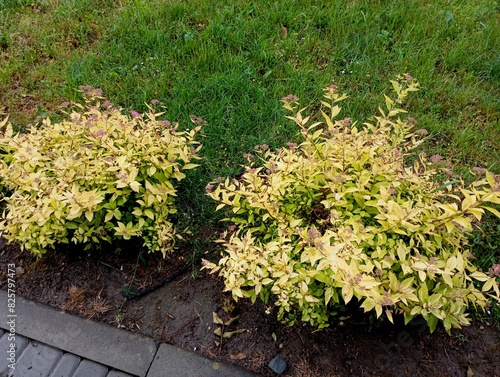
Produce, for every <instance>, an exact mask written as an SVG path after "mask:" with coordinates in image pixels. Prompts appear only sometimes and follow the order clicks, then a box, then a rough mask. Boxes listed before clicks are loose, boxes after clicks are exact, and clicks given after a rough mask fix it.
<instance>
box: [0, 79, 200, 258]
mask: <svg viewBox="0 0 500 377" xmlns="http://www.w3.org/2000/svg"><path fill="white" fill-rule="evenodd" d="M86 89H88V88H86ZM90 93H93V94H94V95H93V97H92V98H88V99H87V103H86V104H85V106H83V105H79V104H73V105H72V106H73V108H74V110H73V111H71V113H70V114H68V115H69V119H66V120H63V121H61V122H60V123H52V122H51V121H50V119H48V118H47V119H45V120H44V121H43V124H42V125H41V126H40V127H31V128H29V130H28V132H27V133H14V132H13V128H12V125H11V124H10V123H8V121H7V119H5V120H4V121H3V122H1V123H0V130H1V131H0V152H1V154H0V155H1V157H0V179H1V184H2V185H4V186H6V187H7V188H8V189H9V190H10V194H9V195H8V196H7V197H6V198H5V200H6V208H5V210H4V213H3V220H2V221H1V222H0V232H1V233H2V235H3V237H5V238H6V239H7V240H9V241H16V242H19V243H20V244H21V246H22V247H24V248H26V249H28V250H30V251H31V252H33V253H34V254H36V255H39V256H40V255H42V254H43V253H44V252H45V251H46V249H47V248H48V247H54V245H55V244H57V243H69V242H70V241H72V242H74V243H84V244H86V245H85V247H86V248H89V247H90V246H92V245H98V244H99V243H101V242H102V241H108V242H112V241H113V240H117V239H130V238H132V237H141V238H142V239H143V241H144V245H145V246H146V247H147V248H148V249H149V250H150V251H160V252H162V253H163V254H164V255H165V253H166V252H168V251H169V250H171V249H172V247H173V245H174V240H175V239H176V238H177V237H180V235H179V234H178V232H177V231H176V230H175V227H174V225H173V224H172V222H171V221H170V220H169V218H170V217H171V215H172V214H174V213H175V212H176V207H175V204H174V198H175V196H176V189H175V186H174V181H175V180H177V181H179V180H181V179H183V178H184V173H183V172H182V170H185V169H191V168H194V167H195V166H197V165H195V164H193V163H191V162H190V161H191V160H193V159H196V158H199V157H198V156H197V152H198V150H197V149H195V146H196V145H197V144H198V143H197V142H195V141H194V138H195V135H196V134H197V132H198V131H199V130H200V126H199V125H197V126H196V127H195V128H194V129H192V130H190V131H185V132H180V131H177V125H176V124H170V123H169V122H168V121H161V120H159V119H158V116H160V115H161V114H158V113H155V112H154V110H152V109H150V111H149V112H148V113H145V114H143V115H141V114H138V113H137V112H131V116H128V115H125V114H124V113H123V111H122V109H119V108H116V107H114V106H113V105H112V104H111V103H109V101H105V102H102V101H101V100H102V98H101V97H98V96H97V95H96V93H97V94H98V93H99V92H96V91H93V92H92V90H91V91H90Z"/></svg>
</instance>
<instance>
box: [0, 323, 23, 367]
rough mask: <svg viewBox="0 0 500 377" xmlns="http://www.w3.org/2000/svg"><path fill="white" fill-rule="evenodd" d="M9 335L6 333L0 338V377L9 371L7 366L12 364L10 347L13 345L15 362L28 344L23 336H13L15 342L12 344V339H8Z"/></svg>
mask: <svg viewBox="0 0 500 377" xmlns="http://www.w3.org/2000/svg"><path fill="white" fill-rule="evenodd" d="M9 334H10V333H8V332H4V334H3V335H2V337H1V338H0V355H1V356H0V376H3V375H5V374H6V373H7V371H8V370H9V369H10V368H9V364H12V361H14V360H11V358H10V357H11V353H12V352H11V351H12V347H11V344H15V345H14V349H15V351H14V357H15V361H16V363H17V361H18V360H19V356H21V353H22V352H23V350H24V349H25V348H26V345H27V344H28V339H26V338H25V337H24V336H21V335H17V334H16V335H15V341H14V342H12V339H9Z"/></svg>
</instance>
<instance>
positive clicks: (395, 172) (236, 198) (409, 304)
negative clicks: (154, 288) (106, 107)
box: [205, 75, 500, 331]
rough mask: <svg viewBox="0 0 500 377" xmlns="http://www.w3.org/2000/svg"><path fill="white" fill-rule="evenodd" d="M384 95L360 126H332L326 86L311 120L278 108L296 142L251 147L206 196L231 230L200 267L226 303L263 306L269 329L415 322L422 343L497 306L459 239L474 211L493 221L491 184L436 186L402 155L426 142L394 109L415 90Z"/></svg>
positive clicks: (291, 104)
mask: <svg viewBox="0 0 500 377" xmlns="http://www.w3.org/2000/svg"><path fill="white" fill-rule="evenodd" d="M392 85H393V88H394V90H395V92H396V98H395V99H391V98H389V97H388V96H385V102H386V107H387V110H386V111H383V110H382V109H380V108H379V112H380V114H379V115H378V116H374V117H372V118H370V119H369V121H368V122H366V123H363V124H351V121H350V119H347V118H346V119H343V120H335V119H336V117H337V116H338V114H339V113H340V110H341V109H340V107H339V106H338V104H337V103H338V102H339V101H341V100H343V99H345V98H346V95H340V94H339V93H338V92H337V87H336V86H335V85H331V86H330V87H328V88H326V89H325V98H326V101H321V104H322V110H320V114H318V115H316V117H314V116H307V117H305V116H304V115H303V114H304V111H305V108H303V109H300V110H297V105H298V102H297V100H298V99H297V98H296V97H294V96H288V97H285V98H284V99H283V102H284V107H285V108H286V109H288V110H291V111H293V112H294V113H295V115H294V116H292V117H288V118H290V119H292V120H293V121H295V123H296V124H297V125H298V126H299V127H300V137H301V140H302V142H301V143H300V144H298V145H297V144H295V143H288V145H287V147H284V148H281V149H278V150H277V151H270V150H269V149H268V147H267V146H266V145H261V146H258V147H256V149H257V150H258V155H259V156H260V157H258V158H257V157H255V156H251V155H247V156H246V157H247V158H248V161H249V163H248V165H247V166H244V173H243V174H242V175H241V177H239V178H238V179H232V180H230V179H229V178H226V179H222V180H219V181H218V182H213V183H212V184H210V185H209V186H207V192H208V195H209V196H210V197H211V198H213V199H214V200H216V201H217V202H218V203H219V205H218V207H217V208H218V209H220V208H223V207H228V208H229V209H230V211H229V212H227V213H228V218H227V219H226V220H230V221H232V222H233V223H234V225H231V226H230V227H229V234H227V233H228V232H226V234H225V235H224V237H222V239H221V240H219V242H221V243H223V245H224V248H225V251H224V252H223V255H222V258H221V259H220V261H219V262H218V264H214V263H210V262H207V261H205V264H206V266H205V267H206V268H209V269H210V270H211V272H212V273H215V272H218V273H219V275H220V276H222V277H223V278H224V282H225V287H226V290H227V291H231V292H232V295H233V297H234V298H235V299H238V298H250V299H251V300H252V302H255V300H256V299H257V297H259V298H260V299H262V300H264V301H265V302H268V301H269V300H270V299H271V297H272V300H271V301H272V302H274V304H275V305H277V306H278V307H279V310H278V318H279V319H280V320H285V321H287V322H289V323H291V324H294V323H296V322H297V321H298V320H302V321H306V322H309V323H310V324H311V325H314V326H318V327H320V328H321V327H325V326H328V322H329V319H330V317H331V315H334V314H336V313H338V312H339V310H342V309H345V306H346V305H347V304H348V303H349V302H351V301H352V302H353V303H356V302H357V304H358V305H359V306H360V307H361V308H363V309H364V311H365V312H370V311H374V312H375V313H376V315H377V318H378V317H380V316H381V315H382V313H385V315H386V316H387V318H388V319H389V320H390V321H392V320H393V314H404V318H405V322H406V323H408V321H410V320H411V319H412V318H413V317H414V316H417V315H422V316H423V317H424V318H425V319H426V321H427V323H428V325H429V328H430V330H431V331H434V329H435V327H436V325H437V323H438V322H439V321H442V323H443V325H444V327H445V329H446V330H447V331H449V330H450V329H451V328H452V327H461V326H463V325H468V324H469V320H468V314H466V313H465V310H466V308H467V307H468V306H469V305H475V306H478V307H481V308H484V307H486V306H487V305H488V304H489V300H488V296H491V297H494V298H495V299H497V300H498V298H499V289H498V284H497V282H496V280H495V279H496V278H495V274H496V273H490V276H488V275H487V274H485V273H483V272H481V271H480V270H479V269H478V268H477V267H475V266H474V265H473V264H472V263H471V258H472V256H471V254H470V253H469V251H468V248H467V237H466V235H467V233H468V232H470V231H471V230H472V227H473V224H474V223H477V222H480V221H481V218H482V216H483V214H484V213H485V210H487V211H490V212H492V213H493V214H495V215H496V216H500V213H499V212H498V211H497V210H495V209H494V208H491V207H488V206H487V203H500V176H496V177H495V176H493V175H492V174H490V173H489V172H485V177H484V178H482V179H479V180H477V181H476V182H474V183H473V184H472V185H471V186H469V187H468V188H466V187H465V185H464V184H463V183H462V182H461V181H460V180H459V179H457V180H453V181H449V182H446V183H444V184H442V185H440V184H438V183H436V180H435V178H436V176H437V175H436V174H437V173H438V172H439V173H442V172H441V171H440V169H439V168H438V166H436V165H435V164H433V162H432V161H434V162H438V160H439V159H440V157H439V156H433V157H431V160H432V161H429V160H428V159H427V157H426V156H425V154H420V155H419V156H415V153H414V152H413V153H410V152H411V151H412V150H414V149H415V148H416V147H417V146H418V145H419V144H420V143H421V142H423V140H424V138H423V137H422V135H425V134H427V131H426V130H416V131H412V129H413V126H414V124H415V123H416V122H415V120H414V119H412V118H405V119H402V118H401V114H403V113H405V111H403V110H401V109H398V108H396V106H397V104H401V103H402V102H403V100H404V99H405V97H406V96H407V94H408V93H409V92H411V91H416V90H418V83H417V82H416V81H415V80H414V79H413V78H412V77H411V76H409V75H406V76H404V77H399V78H398V81H392ZM312 119H316V120H318V119H324V121H321V122H316V123H314V124H311V125H309V123H311V121H312ZM410 160H411V161H413V163H412V164H411V165H412V166H408V165H409V163H408V161H410ZM498 267H500V266H498ZM491 271H496V270H491ZM497 272H499V271H497Z"/></svg>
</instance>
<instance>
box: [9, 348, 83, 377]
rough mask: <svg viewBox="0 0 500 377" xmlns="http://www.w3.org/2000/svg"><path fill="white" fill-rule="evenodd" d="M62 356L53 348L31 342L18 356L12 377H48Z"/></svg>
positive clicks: (60, 352) (59, 351)
mask: <svg viewBox="0 0 500 377" xmlns="http://www.w3.org/2000/svg"><path fill="white" fill-rule="evenodd" d="M62 354H63V352H62V351H61V350H58V349H56V348H54V347H50V346H47V345H45V344H40V343H37V342H31V343H29V344H28V346H27V347H26V349H25V350H24V351H23V352H22V353H21V356H19V359H18V361H17V365H16V369H14V373H12V377H48V376H49V374H50V372H51V371H52V369H53V368H54V366H55V365H56V364H57V362H58V360H59V358H60V357H61V356H62ZM87 377H88V376H87Z"/></svg>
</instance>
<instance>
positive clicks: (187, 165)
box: [182, 164, 200, 170]
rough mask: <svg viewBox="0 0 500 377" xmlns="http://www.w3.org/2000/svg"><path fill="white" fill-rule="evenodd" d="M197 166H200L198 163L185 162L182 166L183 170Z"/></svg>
mask: <svg viewBox="0 0 500 377" xmlns="http://www.w3.org/2000/svg"><path fill="white" fill-rule="evenodd" d="M197 166H200V165H198V164H186V165H184V166H183V167H182V169H183V170H188V169H194V168H196V167H197Z"/></svg>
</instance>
